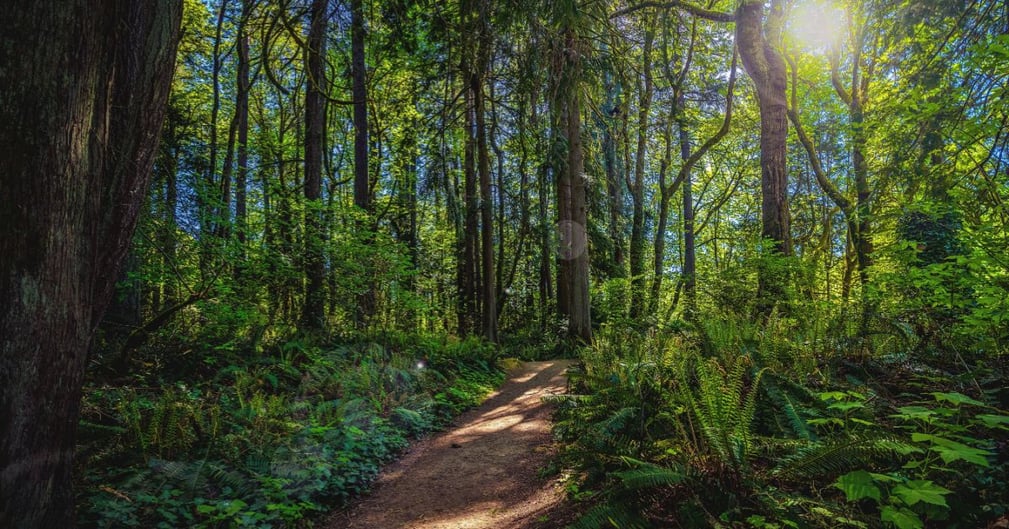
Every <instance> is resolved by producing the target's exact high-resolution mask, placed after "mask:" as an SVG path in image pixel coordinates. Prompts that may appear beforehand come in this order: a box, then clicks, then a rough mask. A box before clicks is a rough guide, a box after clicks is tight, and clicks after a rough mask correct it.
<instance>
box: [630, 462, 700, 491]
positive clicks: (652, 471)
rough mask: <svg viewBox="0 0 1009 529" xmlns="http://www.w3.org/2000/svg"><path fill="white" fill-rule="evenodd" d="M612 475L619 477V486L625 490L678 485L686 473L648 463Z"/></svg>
mask: <svg viewBox="0 0 1009 529" xmlns="http://www.w3.org/2000/svg"><path fill="white" fill-rule="evenodd" d="M614 476H616V477H617V478H618V479H620V486H621V487H622V488H624V489H625V490H627V491H638V490H642V489H654V488H659V487H670V486H673V485H679V484H680V483H683V482H684V481H685V480H686V479H687V474H686V473H685V472H684V471H682V470H679V469H675V468H666V467H660V466H658V465H650V464H646V465H643V466H642V467H641V468H636V469H633V470H626V471H623V472H617V473H616V474H614Z"/></svg>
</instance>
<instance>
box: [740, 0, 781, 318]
mask: <svg viewBox="0 0 1009 529" xmlns="http://www.w3.org/2000/svg"><path fill="white" fill-rule="evenodd" d="M784 4H785V2H784V0H772V2H771V11H770V13H768V15H767V20H766V21H764V0H743V2H742V3H741V4H740V5H739V9H738V10H737V11H736V42H737V44H738V46H739V54H740V56H741V57H742V59H743V66H744V67H745V68H746V73H747V74H749V76H750V78H751V79H752V80H753V84H754V87H755V88H756V91H757V105H758V107H759V109H760V174H761V178H760V190H761V208H760V210H761V232H760V234H761V236H762V237H763V238H765V239H768V240H770V241H771V244H772V245H773V248H772V250H773V251H774V252H775V253H777V254H780V255H786V256H787V255H791V254H792V238H791V235H790V227H789V223H790V219H789V211H788V173H787V169H786V162H787V158H786V149H785V142H786V140H787V138H788V106H787V99H786V97H787V96H786V94H787V90H788V76H787V71H786V69H785V59H784V57H783V56H782V54H781V35H782V30H783V28H784V19H785V13H784V9H785V6H784ZM758 281H759V287H758V298H759V300H760V308H761V311H762V312H767V311H769V310H770V309H771V308H772V307H773V306H774V305H775V304H776V303H777V302H779V301H783V300H784V297H785V288H784V284H783V278H782V277H780V274H776V273H775V272H774V271H772V270H770V269H768V267H762V268H761V270H760V276H759V278H758Z"/></svg>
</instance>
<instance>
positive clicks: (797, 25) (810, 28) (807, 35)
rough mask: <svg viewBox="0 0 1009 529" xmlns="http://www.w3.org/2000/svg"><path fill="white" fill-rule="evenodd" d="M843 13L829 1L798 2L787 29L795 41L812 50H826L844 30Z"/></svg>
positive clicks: (821, 51)
mask: <svg viewBox="0 0 1009 529" xmlns="http://www.w3.org/2000/svg"><path fill="white" fill-rule="evenodd" d="M844 24H845V14H844V12H843V11H841V10H840V9H837V8H836V7H834V6H833V5H832V4H831V3H830V2H817V1H807V2H800V3H798V5H796V6H795V7H794V8H793V9H792V16H791V23H790V24H789V29H790V32H791V34H792V37H793V38H795V40H796V42H797V43H798V44H799V45H800V46H802V47H803V48H806V49H807V50H809V51H813V52H820V53H823V52H826V50H827V48H829V47H830V45H831V44H833V43H834V42H836V41H837V39H838V38H839V37H840V36H841V35H842V32H843V31H844Z"/></svg>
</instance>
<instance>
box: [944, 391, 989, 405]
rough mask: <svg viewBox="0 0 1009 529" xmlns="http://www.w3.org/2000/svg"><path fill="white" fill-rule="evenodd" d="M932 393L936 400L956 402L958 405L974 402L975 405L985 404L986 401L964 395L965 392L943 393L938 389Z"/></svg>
mask: <svg viewBox="0 0 1009 529" xmlns="http://www.w3.org/2000/svg"><path fill="white" fill-rule="evenodd" d="M931 395H932V396H933V397H935V400H936V401H938V402H942V401H946V402H951V403H953V404H956V405H958V406H959V405H960V404H973V405H974V406H985V403H983V402H981V401H978V400H974V399H972V398H970V397H968V396H967V395H964V394H963V393H958V392H956V391H951V392H948V393H941V392H938V391H937V392H934V393H932V394H931Z"/></svg>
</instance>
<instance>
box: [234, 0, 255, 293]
mask: <svg viewBox="0 0 1009 529" xmlns="http://www.w3.org/2000/svg"><path fill="white" fill-rule="evenodd" d="M251 11H252V1H251V0H242V19H241V20H240V21H239V23H238V83H237V84H238V90H237V92H236V94H235V115H236V118H237V120H238V172H237V174H236V175H235V236H236V238H237V240H238V248H237V250H238V252H239V253H238V258H237V259H236V260H235V277H236V279H237V278H240V277H241V275H242V271H243V269H244V266H245V241H246V238H247V233H246V230H247V226H246V217H247V212H246V208H247V200H246V191H247V187H248V179H249V34H248V31H247V28H246V26H247V25H248V22H249V16H251Z"/></svg>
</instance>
